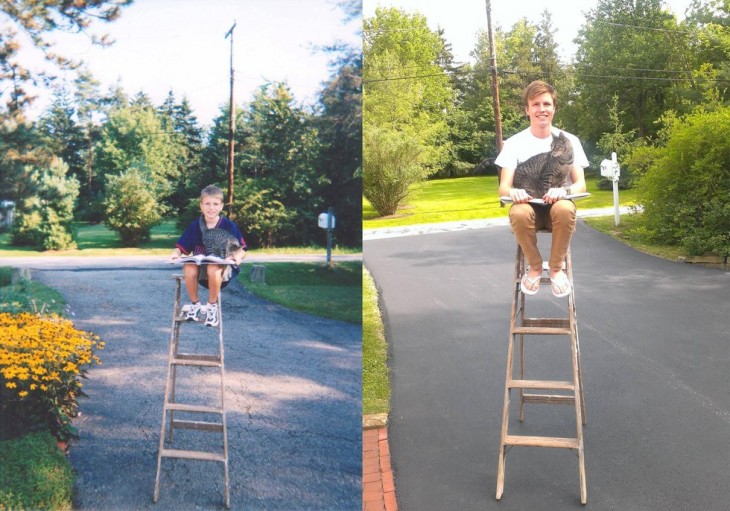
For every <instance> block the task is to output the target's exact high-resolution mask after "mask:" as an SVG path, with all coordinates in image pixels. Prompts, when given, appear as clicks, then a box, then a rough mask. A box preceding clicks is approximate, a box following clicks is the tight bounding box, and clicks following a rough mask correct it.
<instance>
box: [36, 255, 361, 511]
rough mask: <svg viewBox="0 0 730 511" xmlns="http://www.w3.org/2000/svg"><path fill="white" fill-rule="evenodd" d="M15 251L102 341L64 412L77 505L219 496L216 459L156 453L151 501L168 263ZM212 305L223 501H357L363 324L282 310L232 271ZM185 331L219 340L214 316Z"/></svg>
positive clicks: (198, 393)
mask: <svg viewBox="0 0 730 511" xmlns="http://www.w3.org/2000/svg"><path fill="white" fill-rule="evenodd" d="M26 263H27V265H28V266H31V267H34V268H36V269H34V270H33V271H32V276H33V278H34V279H36V280H38V281H40V282H43V283H44V284H47V285H49V286H51V287H53V288H55V289H57V290H59V291H60V292H61V293H62V294H63V295H64V297H65V298H66V300H67V301H68V303H69V307H70V311H71V313H72V314H73V316H72V319H73V321H74V323H75V325H76V327H77V328H80V329H84V330H90V331H93V332H95V333H97V334H98V335H100V336H101V338H102V339H103V340H105V341H106V347H105V349H104V350H103V351H101V352H100V353H99V354H100V356H101V358H102V361H103V365H102V366H99V367H94V368H92V369H91V370H90V372H89V377H90V379H89V380H88V381H85V385H84V389H85V391H86V393H87V394H88V398H84V399H82V400H81V416H80V417H79V418H78V419H77V420H76V421H75V424H76V426H77V427H78V428H79V431H80V436H81V438H80V440H79V441H77V442H75V443H73V444H72V445H71V452H70V459H71V463H72V465H73V467H74V469H75V470H76V472H77V473H78V482H77V488H76V490H77V491H76V497H75V502H74V504H75V509H81V510H85V509H88V510H92V509H93V510H132V509H134V510H137V509H160V510H162V509H175V510H179V509H220V508H222V505H223V501H224V499H223V488H224V486H223V469H222V465H221V464H219V463H210V462H201V461H190V460H171V459H166V460H163V471H162V483H161V492H160V500H159V501H158V503H157V504H153V503H152V493H153V488H154V477H155V470H156V463H157V447H158V442H159V433H160V422H161V419H162V403H163V394H164V386H165V374H166V367H167V353H168V342H169V337H170V331H171V321H172V304H173V293H174V280H173V279H172V277H171V275H172V274H173V273H175V271H176V270H177V271H178V272H179V268H173V267H171V266H169V265H165V264H164V263H163V264H160V263H154V262H153V263H149V264H145V263H143V262H142V261H141V260H132V261H131V262H130V261H127V262H126V263H125V262H121V261H120V260H119V259H116V263H115V262H113V261H112V262H111V264H113V266H112V267H110V266H109V263H108V262H107V263H105V262H103V261H102V262H98V261H92V260H88V262H87V263H84V262H82V263H81V264H83V267H79V266H78V265H79V263H78V262H75V263H74V262H73V261H72V262H70V263H64V264H61V265H60V267H59V268H53V266H54V265H53V263H52V262H51V263H48V261H47V259H44V260H40V259H39V260H32V259H28V260H27V261H26ZM183 296H185V292H184V291H183ZM204 296H205V295H204ZM222 307H223V331H224V343H225V357H226V358H225V360H226V375H227V387H226V399H227V407H228V443H229V449H230V452H229V459H230V474H231V509H248V510H264V509H266V510H294V509H321V510H337V511H339V510H345V509H347V510H356V509H359V508H360V507H361V497H360V495H361V474H362V461H361V457H362V452H361V437H362V422H361V395H362V390H361V385H362V383H361V381H362V379H361V329H360V327H359V326H356V325H351V324H347V323H342V322H337V321H330V320H325V319H320V318H317V317H314V316H311V315H308V314H303V313H297V312H293V311H290V310H287V309H285V308H283V307H280V306H278V305H274V304H272V303H269V302H266V301H264V300H261V299H259V298H257V297H255V296H253V295H251V294H250V293H248V292H247V291H246V290H245V289H244V288H243V287H241V286H239V285H238V284H237V283H233V284H232V285H231V286H229V287H228V288H227V289H226V290H224V292H223V298H222ZM183 337H184V338H185V339H187V341H186V342H190V343H193V344H194V345H196V349H199V350H200V351H205V350H211V351H213V350H214V349H215V347H216V344H215V343H216V342H217V339H216V336H215V331H214V329H206V328H205V327H203V326H200V325H194V324H189V325H187V324H186V325H183V328H182V333H181V338H183ZM178 374H179V376H178V382H181V383H180V385H181V388H182V389H183V390H184V391H185V392H186V393H187V394H188V395H190V396H191V397H192V398H193V399H199V400H201V401H205V400H206V399H208V398H214V397H215V396H216V394H212V395H210V394H209V393H210V391H211V389H212V390H213V391H214V392H215V390H216V389H217V388H219V383H218V381H219V380H218V379H217V377H215V373H210V372H207V373H206V372H205V369H204V368H195V369H189V370H188V371H187V372H183V371H182V370H181V371H180V372H179V373H178ZM216 385H218V387H216ZM181 433H182V434H188V432H186V431H183V432H181ZM189 434H190V435H191V437H190V438H189V440H190V441H191V442H197V443H196V444H195V446H194V447H189V448H194V449H203V450H205V449H210V450H214V449H215V447H216V445H219V444H220V435H219V434H212V433H206V432H190V433H189ZM176 435H177V433H176ZM194 435H198V436H194ZM179 439H181V440H185V438H179ZM176 441H177V440H176ZM216 442H217V443H216ZM191 446H192V444H191ZM178 448H180V447H178Z"/></svg>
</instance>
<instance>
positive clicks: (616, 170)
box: [601, 153, 621, 181]
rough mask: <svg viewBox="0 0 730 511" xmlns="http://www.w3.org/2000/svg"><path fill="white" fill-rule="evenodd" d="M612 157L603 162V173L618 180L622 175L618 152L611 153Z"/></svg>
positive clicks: (604, 175)
mask: <svg viewBox="0 0 730 511" xmlns="http://www.w3.org/2000/svg"><path fill="white" fill-rule="evenodd" d="M611 158H612V159H610V160H603V161H602V162H601V175H602V176H603V177H608V178H612V179H614V180H616V181H618V178H619V176H620V175H621V167H620V166H619V164H618V161H617V160H616V153H613V154H611Z"/></svg>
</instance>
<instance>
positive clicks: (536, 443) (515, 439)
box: [504, 435, 581, 449]
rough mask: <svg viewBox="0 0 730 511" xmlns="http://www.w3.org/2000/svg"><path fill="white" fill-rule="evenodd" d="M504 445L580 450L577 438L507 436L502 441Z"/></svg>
mask: <svg viewBox="0 0 730 511" xmlns="http://www.w3.org/2000/svg"><path fill="white" fill-rule="evenodd" d="M504 444H505V445H518V446H523V447H555V448H559V449H580V447H581V446H580V442H579V441H578V439H577V438H560V437H550V436H523V435H507V436H506V437H505V439H504Z"/></svg>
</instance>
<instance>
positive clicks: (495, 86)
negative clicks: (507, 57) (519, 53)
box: [485, 0, 502, 177]
mask: <svg viewBox="0 0 730 511" xmlns="http://www.w3.org/2000/svg"><path fill="white" fill-rule="evenodd" d="M485 1H486V3H487V32H488V34H489V70H490V72H491V76H492V103H493V105H494V137H495V144H496V146H497V154H499V153H500V152H501V151H502V112H501V108H500V106H499V81H498V77H497V49H496V48H495V45H494V31H493V30H492V6H491V3H490V0H485ZM497 172H498V176H499V177H501V171H500V170H498V171H497Z"/></svg>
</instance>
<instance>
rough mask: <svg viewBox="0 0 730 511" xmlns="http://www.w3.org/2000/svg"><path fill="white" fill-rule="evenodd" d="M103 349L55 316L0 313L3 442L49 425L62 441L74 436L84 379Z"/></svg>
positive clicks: (88, 335) (100, 343)
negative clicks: (98, 352) (74, 425)
mask: <svg viewBox="0 0 730 511" xmlns="http://www.w3.org/2000/svg"><path fill="white" fill-rule="evenodd" d="M103 347H104V343H103V341H100V340H99V337H98V336H96V335H94V334H92V333H89V332H84V331H81V330H77V329H76V328H74V326H73V323H72V322H71V321H69V320H67V319H64V318H61V317H60V316H57V315H50V316H40V315H36V314H30V313H26V312H23V313H20V314H9V313H0V439H5V438H13V437H16V436H20V435H22V434H25V433H28V432H29V431H34V430H38V429H43V428H45V427H48V428H49V429H50V431H51V433H53V435H54V436H55V437H56V438H57V439H59V440H62V441H66V440H68V439H69V438H72V437H75V436H76V430H75V429H74V427H73V425H72V424H71V419H72V418H73V417H75V416H76V414H77V411H78V398H79V397H80V396H85V394H84V393H83V392H82V390H81V388H82V386H83V383H82V382H81V379H82V378H85V375H86V371H87V368H88V367H89V366H90V365H92V364H101V360H100V359H99V357H98V356H97V355H96V354H95V353H94V351H95V350H97V349H102V348H103Z"/></svg>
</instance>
